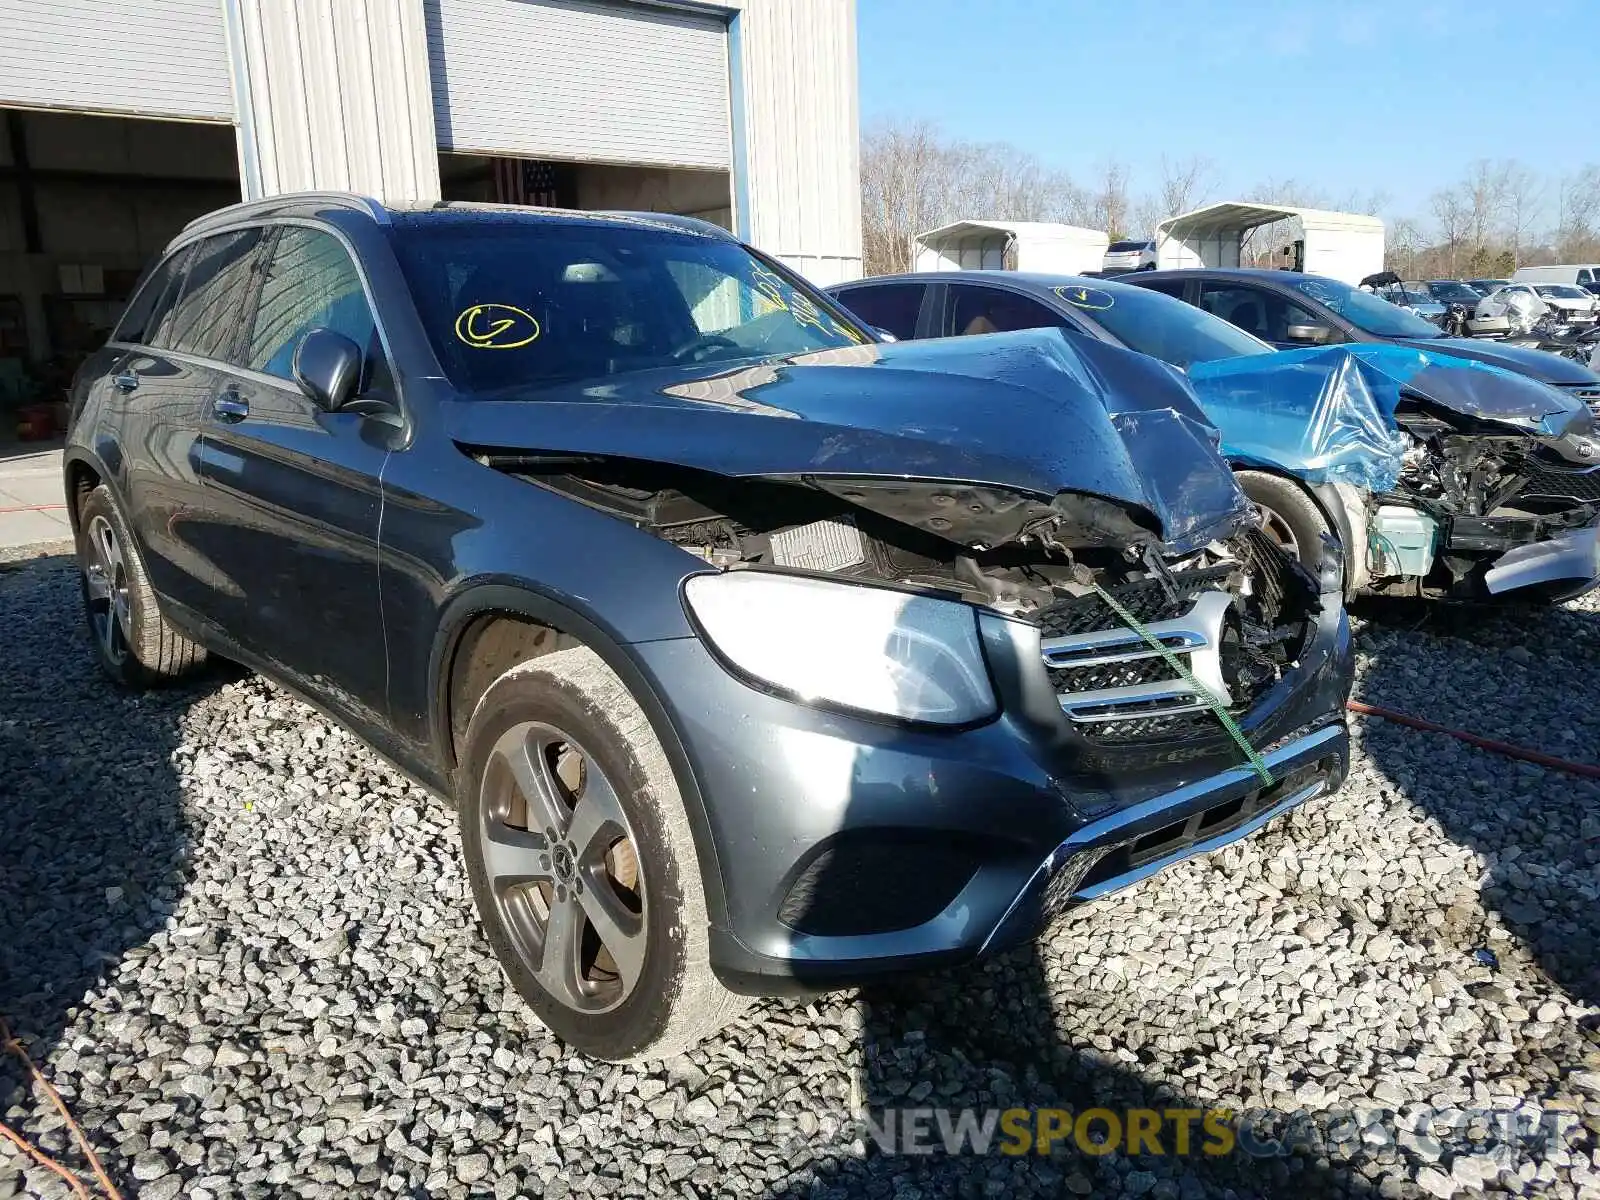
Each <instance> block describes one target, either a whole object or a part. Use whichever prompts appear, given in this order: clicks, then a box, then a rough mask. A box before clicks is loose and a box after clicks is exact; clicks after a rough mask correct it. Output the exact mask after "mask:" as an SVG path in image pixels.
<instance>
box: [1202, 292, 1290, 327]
mask: <svg viewBox="0 0 1600 1200" xmlns="http://www.w3.org/2000/svg"><path fill="white" fill-rule="evenodd" d="M1275 299H1277V298H1275V296H1274V294H1272V293H1269V291H1259V290H1256V288H1240V286H1237V285H1232V283H1202V285H1200V307H1202V309H1205V310H1206V312H1210V314H1211V315H1213V317H1221V318H1222V320H1226V322H1227V323H1229V325H1237V326H1238V328H1240V330H1243V331H1245V333H1253V334H1256V336H1258V338H1262V339H1266V341H1272V336H1270V334H1272V320H1270V314H1272V301H1275ZM1278 341H1282V339H1278Z"/></svg>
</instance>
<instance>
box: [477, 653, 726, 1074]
mask: <svg viewBox="0 0 1600 1200" xmlns="http://www.w3.org/2000/svg"><path fill="white" fill-rule="evenodd" d="M456 803H457V813H458V816H459V818H460V823H461V844H462V850H463V852H464V854H465V857H466V863H467V874H468V877H469V879H470V881H471V884H472V893H473V899H474V900H475V902H476V904H477V909H478V915H479V918H480V919H481V920H482V922H483V928H484V933H485V935H486V936H487V938H488V940H489V944H490V946H492V947H493V949H494V952H495V955H496V956H497V957H498V958H499V960H500V965H501V966H502V967H503V968H504V969H505V972H506V975H507V977H508V978H509V979H510V980H511V983H512V984H513V986H515V987H516V989H517V991H518V992H519V993H521V995H522V998H523V999H524V1000H526V1001H527V1003H528V1006H529V1007H530V1008H532V1009H533V1011H534V1013H535V1014H537V1016H538V1017H539V1019H540V1020H541V1021H542V1022H543V1023H544V1024H545V1025H546V1026H547V1027H548V1028H549V1029H550V1030H551V1032H552V1033H554V1034H555V1035H556V1036H557V1037H559V1038H560V1039H561V1040H562V1041H563V1042H566V1043H567V1044H568V1045H570V1046H572V1047H574V1048H576V1049H578V1050H581V1051H583V1052H584V1053H585V1054H589V1055H592V1056H593V1057H595V1058H600V1059H605V1060H608V1061H611V1062H632V1061H640V1060H645V1059H659V1058H667V1057H671V1056H672V1055H674V1054H679V1053H682V1052H683V1051H684V1050H686V1049H688V1048H689V1047H690V1046H693V1045H694V1044H695V1043H696V1042H698V1041H700V1040H701V1039H703V1038H705V1037H708V1036H710V1035H711V1034H713V1033H715V1032H717V1031H718V1030H719V1029H721V1028H722V1027H723V1026H725V1025H726V1024H728V1022H730V1021H731V1020H732V1019H733V1018H734V1017H735V1016H737V1015H738V1013H739V1011H740V1010H741V1009H742V1008H743V1007H744V1006H745V1004H746V1003H747V1001H746V1000H745V999H744V998H743V997H740V996H736V995H734V994H733V993H732V992H730V991H728V990H727V989H726V988H725V987H724V986H723V985H722V983H721V982H720V981H719V980H718V979H717V977H716V975H715V974H713V972H712V970H711V963H710V952H709V945H708V928H709V921H708V918H707V915H706V901H705V890H704V887H703V885H702V882H701V878H700V867H699V860H698V857H697V855H696V853H695V845H694V837H693V834H692V833H691V831H690V828H689V820H688V816H687V814H686V812H685V810H684V804H683V798H682V796H681V795H680V794H679V792H678V785H677V781H676V780H675V778H674V776H673V773H672V768H671V766H670V765H669V764H668V762H667V757H666V754H665V753H664V752H663V750H662V748H661V743H660V741H659V740H658V739H657V738H656V735H655V731H654V730H653V729H652V728H651V726H650V722H649V720H648V719H647V718H646V717H645V715H644V712H643V710H642V709H640V707H639V705H638V702H637V701H635V700H634V698H633V696H632V695H631V694H630V693H629V692H628V689H627V687H626V685H624V684H623V682H622V680H620V679H619V678H617V676H616V674H615V673H614V672H613V671H612V670H611V669H610V668H609V667H607V666H606V664H605V663H604V661H603V660H602V659H601V658H600V656H599V655H597V654H595V653H594V651H592V650H590V649H588V648H587V647H576V648H573V649H569V650H560V651H557V652H556V653H554V654H549V655H545V656H544V657H542V658H538V659H534V660H532V661H530V662H525V663H522V664H520V665H519V666H516V667H513V668H512V669H511V670H509V671H507V672H506V673H505V674H504V675H502V676H500V678H499V679H497V680H495V682H494V683H493V684H491V685H490V686H489V689H488V691H486V692H485V693H484V695H483V698H482V699H481V700H480V701H479V702H478V705H477V708H476V709H475V710H474V712H473V714H472V719H471V721H470V723H469V724H468V727H467V736H466V743H465V746H464V748H463V752H462V755H461V768H460V770H459V772H458V773H457V779H456Z"/></svg>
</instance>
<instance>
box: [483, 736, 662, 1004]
mask: <svg viewBox="0 0 1600 1200" xmlns="http://www.w3.org/2000/svg"><path fill="white" fill-rule="evenodd" d="M478 815H479V839H480V845H481V846H482V849H483V859H484V870H485V873H486V874H487V876H488V882H489V891H490V895H491V898H492V901H493V904H494V906H495V910H496V913H497V915H498V917H499V919H500V922H501V924H502V926H503V927H504V929H505V930H506V932H507V933H508V935H509V936H510V939H511V941H512V943H513V945H514V947H515V950H516V953H517V955H518V957H519V958H520V960H521V962H522V963H523V965H524V966H525V967H526V968H527V969H528V971H530V972H531V973H532V974H533V976H534V978H535V979H536V980H537V982H538V984H539V986H540V988H542V989H543V990H544V991H545V992H546V993H548V994H549V995H550V996H551V997H552V998H554V999H555V1000H558V1001H559V1002H560V1003H562V1004H563V1005H565V1006H566V1007H568V1008H570V1009H573V1010H575V1011H577V1012H582V1013H591V1014H598V1013H603V1012H609V1011H610V1010H612V1009H614V1008H616V1007H617V1006H618V1005H619V1004H621V1003H622V1002H623V1001H624V1000H625V999H627V997H628V996H629V995H630V994H631V993H632V991H633V988H634V986H635V985H636V984H637V982H638V979H639V975H640V973H641V971H642V970H643V967H644V959H645V950H646V932H645V931H646V928H647V926H646V920H645V918H646V916H647V914H648V909H649V902H650V901H649V891H648V888H647V887H646V886H645V880H644V878H643V876H642V873H641V872H640V871H639V869H638V855H637V850H636V847H637V844H638V839H637V837H636V835H635V833H634V829H633V826H632V824H631V822H630V821H629V819H628V815H627V812H626V811H625V810H624V808H623V807H622V802H621V800H620V798H619V796H618V793H617V789H616V787H615V786H614V785H613V784H612V782H611V781H610V780H609V779H607V778H606V776H605V774H604V772H603V771H601V769H600V768H599V767H598V765H596V763H595V761H594V759H593V758H592V757H591V756H590V755H589V753H588V751H586V750H585V749H584V748H583V747H582V746H581V745H580V744H579V743H578V742H576V741H575V740H573V739H572V738H571V737H570V736H568V735H567V734H566V733H564V732H563V731H561V730H559V729H556V728H555V727H553V726H550V725H545V724H540V723H536V722H523V723H522V724H519V725H515V726H513V727H512V728H510V729H508V730H507V731H506V732H505V733H504V734H502V735H501V737H500V739H499V740H498V741H497V742H496V743H495V746H494V749H493V750H492V751H491V752H490V755H489V762H488V764H487V766H486V768H485V770H484V775H483V785H482V788H481V790H480V794H479V800H478Z"/></svg>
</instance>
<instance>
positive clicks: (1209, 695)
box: [1091, 583, 1272, 787]
mask: <svg viewBox="0 0 1600 1200" xmlns="http://www.w3.org/2000/svg"><path fill="white" fill-rule="evenodd" d="M1091 586H1093V588H1094V590H1095V594H1096V595H1098V596H1099V597H1100V599H1102V600H1104V601H1105V602H1106V603H1107V604H1108V605H1110V607H1111V611H1112V612H1114V613H1116V614H1117V619H1118V620H1119V621H1121V622H1122V623H1123V624H1124V625H1126V626H1127V627H1128V628H1129V629H1131V630H1133V631H1134V632H1135V633H1137V634H1138V635H1139V636H1140V637H1141V638H1143V639H1144V641H1145V644H1146V645H1148V646H1149V647H1150V648H1151V649H1152V650H1154V651H1155V652H1156V653H1157V654H1159V655H1161V657H1162V659H1163V660H1164V661H1165V662H1166V664H1167V666H1169V667H1171V668H1172V669H1173V670H1174V671H1176V672H1177V673H1178V677H1179V678H1180V679H1182V680H1183V681H1184V682H1185V683H1187V684H1188V685H1189V686H1190V687H1192V688H1194V690H1195V691H1196V692H1197V693H1199V694H1200V695H1201V696H1203V697H1205V701H1206V705H1207V706H1208V707H1209V708H1210V709H1211V711H1212V712H1213V713H1215V714H1216V717H1217V720H1219V721H1221V722H1222V727H1223V728H1224V729H1226V730H1227V731H1228V736H1229V737H1231V738H1232V739H1233V740H1234V741H1235V742H1237V743H1238V744H1239V749H1241V750H1243V751H1244V756H1245V757H1246V758H1247V759H1249V760H1250V766H1251V767H1252V768H1253V769H1254V770H1255V773H1256V774H1257V775H1259V776H1261V783H1262V786H1264V787H1271V786H1272V772H1271V771H1269V770H1268V769H1267V760H1266V759H1264V758H1262V757H1261V755H1259V754H1257V753H1256V748H1255V747H1254V746H1252V745H1251V744H1250V739H1249V738H1247V737H1245V736H1244V730H1242V729H1240V728H1239V725H1238V723H1237V722H1236V721H1235V720H1234V719H1233V717H1232V716H1230V715H1229V713H1228V710H1227V709H1226V708H1224V707H1223V706H1222V701H1221V700H1219V699H1218V698H1217V696H1216V695H1215V693H1213V692H1212V690H1211V689H1210V688H1208V687H1207V686H1206V685H1205V684H1203V683H1201V682H1200V681H1199V680H1198V679H1196V678H1195V677H1194V673H1193V672H1191V671H1190V670H1189V668H1188V667H1187V666H1186V665H1185V664H1184V662H1183V660H1182V659H1181V658H1179V657H1178V656H1177V655H1176V654H1174V653H1173V652H1172V651H1171V650H1170V649H1169V648H1168V647H1167V646H1166V645H1165V644H1164V643H1163V642H1162V641H1161V639H1160V638H1158V637H1156V635H1155V634H1153V633H1151V632H1150V631H1149V630H1148V629H1146V628H1145V627H1144V626H1143V625H1141V624H1140V623H1139V619H1138V618H1137V617H1135V616H1134V615H1133V614H1132V613H1131V612H1129V611H1128V610H1127V609H1125V608H1123V607H1122V605H1121V604H1119V603H1118V602H1117V598H1116V597H1115V596H1113V595H1112V594H1111V593H1110V592H1108V591H1106V590H1105V588H1103V587H1101V586H1100V585H1099V584H1098V583H1096V584H1093V585H1091Z"/></svg>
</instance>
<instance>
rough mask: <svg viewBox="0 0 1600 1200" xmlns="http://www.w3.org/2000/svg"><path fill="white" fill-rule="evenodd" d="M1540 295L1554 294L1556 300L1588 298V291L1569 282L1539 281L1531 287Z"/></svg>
mask: <svg viewBox="0 0 1600 1200" xmlns="http://www.w3.org/2000/svg"><path fill="white" fill-rule="evenodd" d="M1533 290H1534V291H1536V292H1538V293H1539V295H1541V296H1554V297H1555V298H1556V299H1558V300H1588V299H1590V296H1589V293H1588V292H1586V291H1584V290H1583V289H1582V288H1580V287H1573V286H1572V285H1571V284H1570V283H1541V284H1540V285H1539V286H1538V287H1536V288H1534V289H1533Z"/></svg>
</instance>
